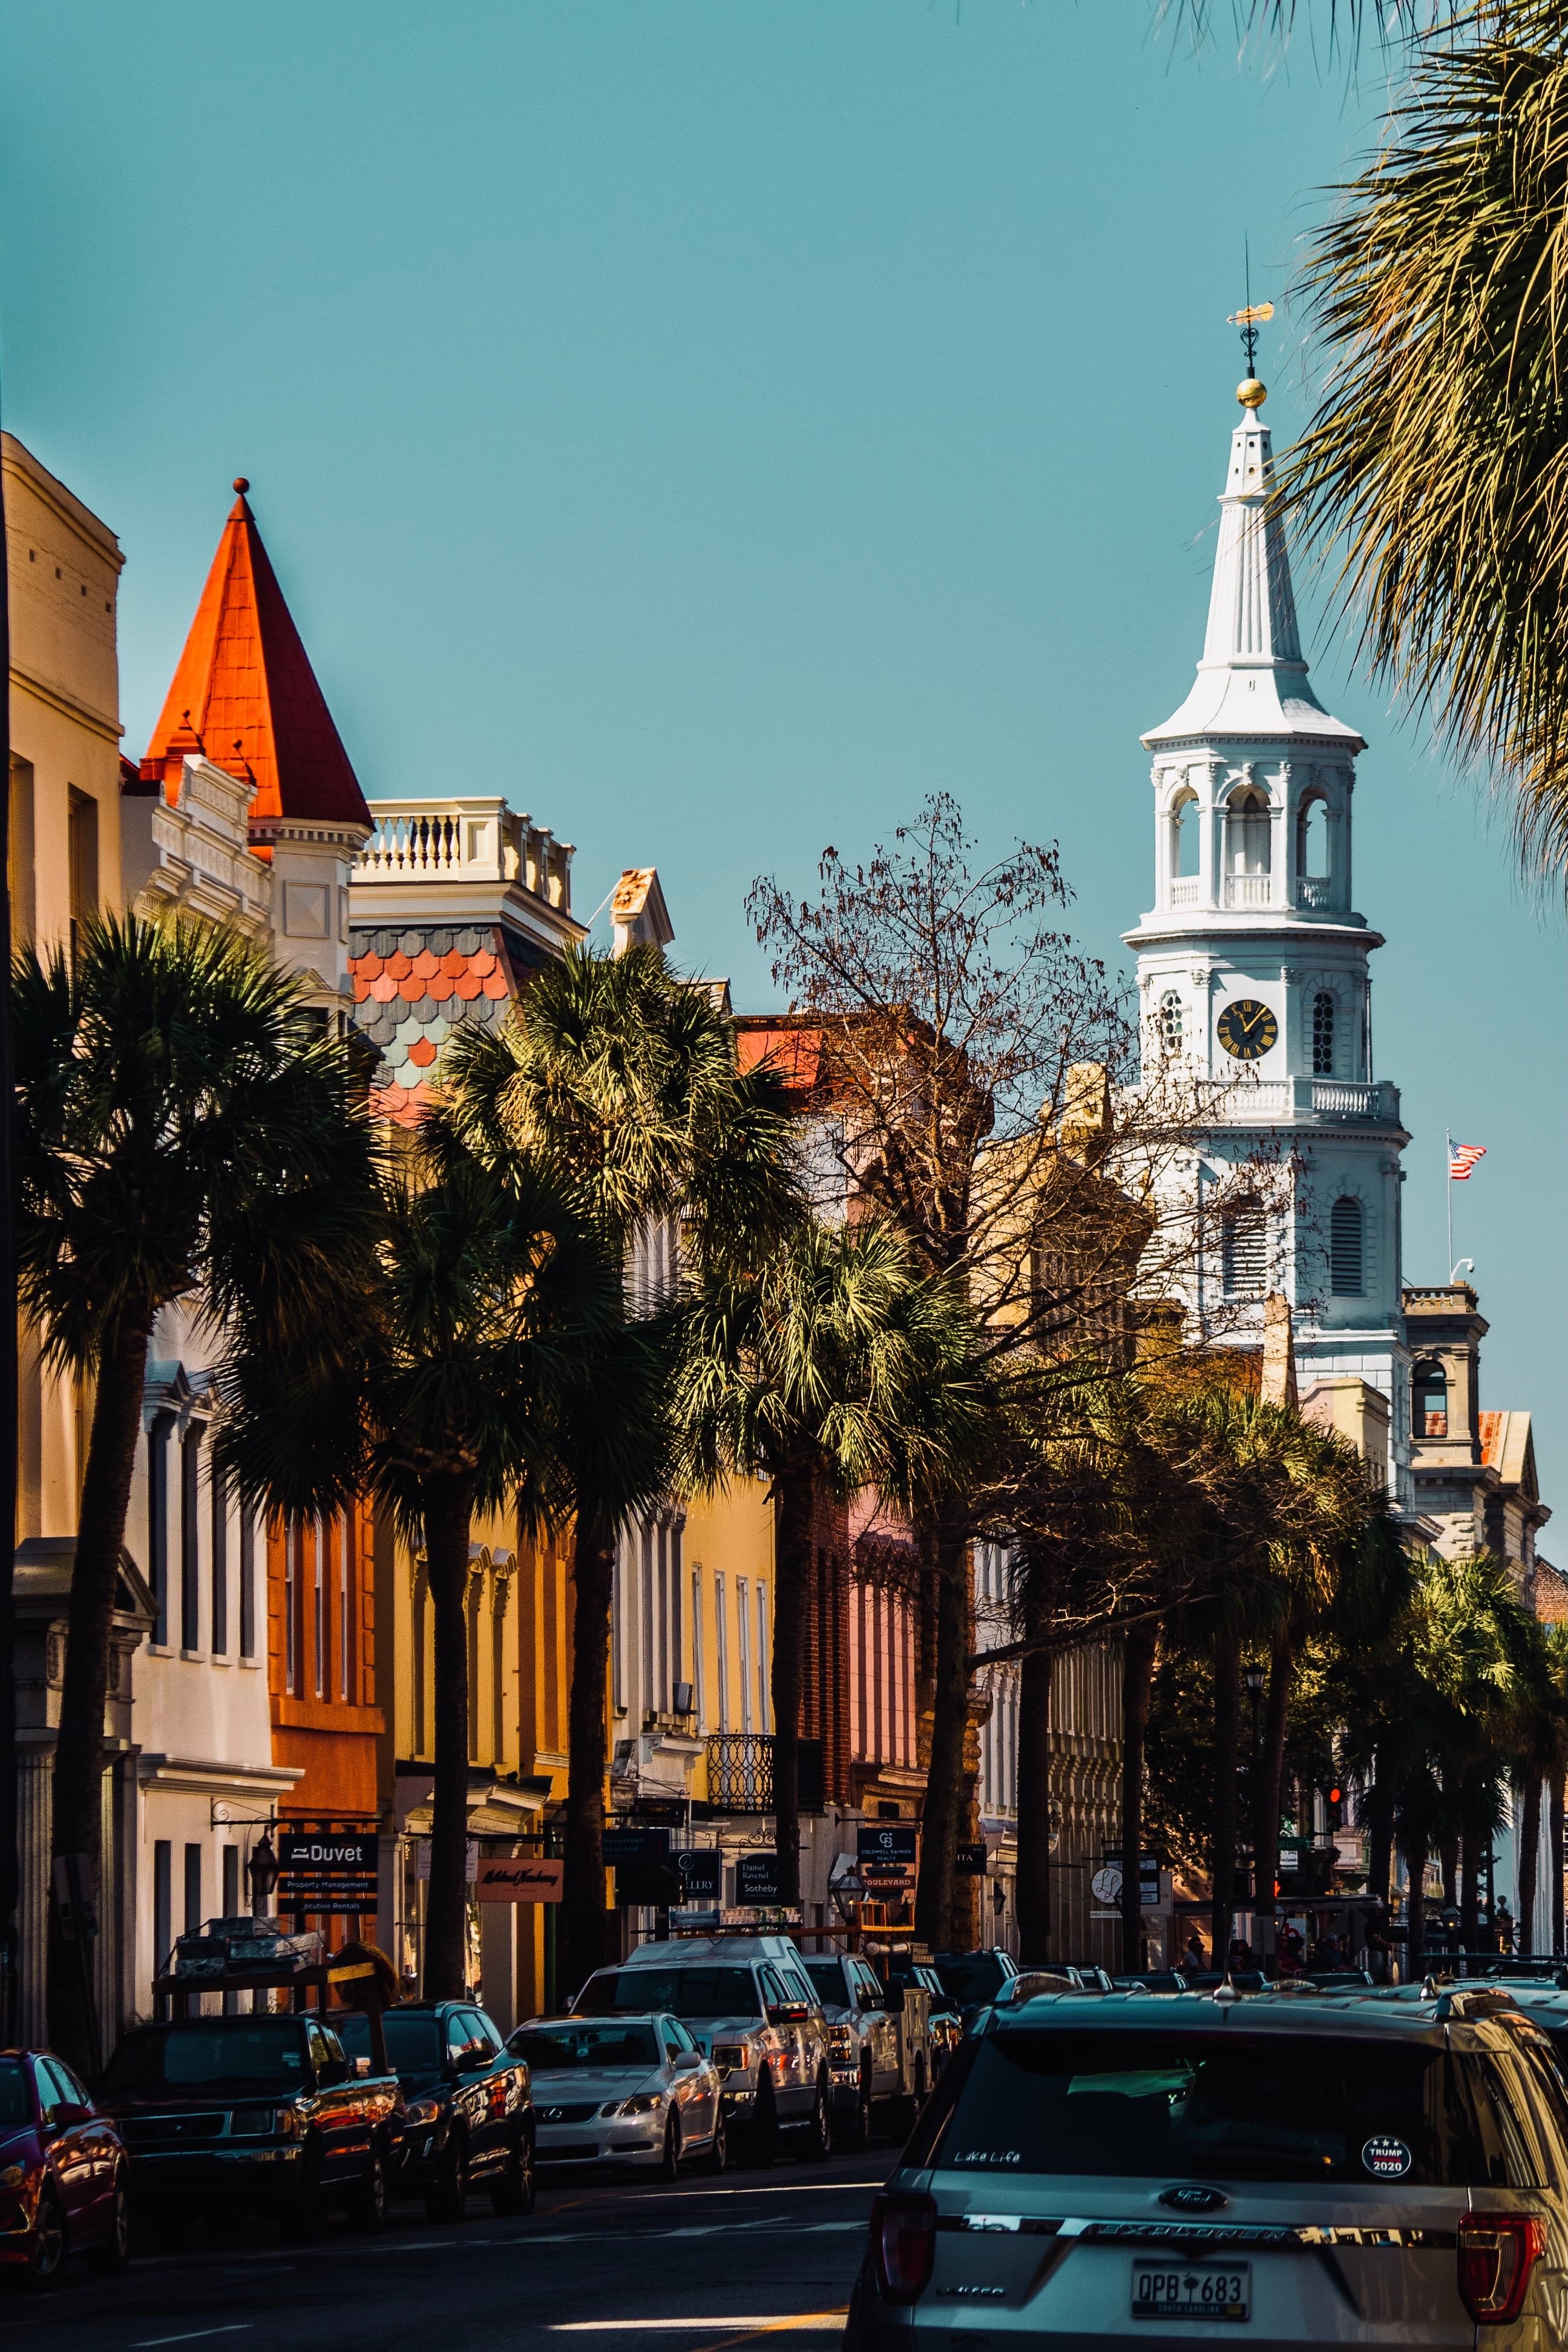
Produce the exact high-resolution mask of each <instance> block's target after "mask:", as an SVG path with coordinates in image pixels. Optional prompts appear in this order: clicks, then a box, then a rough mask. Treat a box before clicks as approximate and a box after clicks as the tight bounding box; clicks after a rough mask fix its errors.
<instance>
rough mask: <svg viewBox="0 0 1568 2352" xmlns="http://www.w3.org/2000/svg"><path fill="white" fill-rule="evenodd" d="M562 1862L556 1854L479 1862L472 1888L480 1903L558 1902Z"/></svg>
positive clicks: (563, 1872) (518, 1856)
mask: <svg viewBox="0 0 1568 2352" xmlns="http://www.w3.org/2000/svg"><path fill="white" fill-rule="evenodd" d="M565 1876H566V1864H565V1863H564V1862H563V1861H561V1860H560V1859H559V1856H552V1857H550V1858H548V1859H546V1858H543V1857H539V1856H536V1855H533V1854H520V1855H517V1856H514V1857H513V1858H512V1859H511V1860H509V1861H488V1862H482V1863H481V1864H479V1874H478V1876H477V1878H476V1880H475V1882H474V1892H475V1894H476V1895H477V1896H478V1898H479V1900H480V1902H481V1903H559V1901H560V1897H561V1886H562V1883H563V1881H564V1879H565Z"/></svg>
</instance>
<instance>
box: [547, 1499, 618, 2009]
mask: <svg viewBox="0 0 1568 2352" xmlns="http://www.w3.org/2000/svg"><path fill="white" fill-rule="evenodd" d="M614 1588H615V1530H614V1528H607V1527H604V1526H601V1524H599V1522H598V1521H597V1520H595V1519H594V1518H592V1517H579V1519H578V1523H577V1540H576V1544H575V1546H574V1549H573V1558H572V1611H571V1691H570V1696H569V1699H568V1702H567V1791H566V1870H565V1872H564V1874H563V1885H562V1888H561V1917H560V1927H561V1933H562V1939H563V1950H562V1954H561V1963H560V1967H561V1977H560V1983H561V1993H562V2000H561V2006H562V2007H563V2008H564V2007H565V2005H566V1996H567V1994H568V1993H576V1992H580V1991H581V1990H582V1987H583V1986H584V1985H585V1984H586V1983H587V1981H588V1979H589V1978H590V1977H591V1975H592V1974H593V1971H594V1969H596V1968H598V1967H599V1966H600V1964H601V1961H602V1959H603V1958H604V1767H605V1755H604V1738H605V1728H604V1726H605V1700H606V1696H607V1692H606V1680H607V1673H608V1668H609V1664H610V1611H611V1600H612V1594H613V1591H614Z"/></svg>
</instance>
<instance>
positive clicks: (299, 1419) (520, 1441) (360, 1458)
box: [218, 1115, 641, 2000]
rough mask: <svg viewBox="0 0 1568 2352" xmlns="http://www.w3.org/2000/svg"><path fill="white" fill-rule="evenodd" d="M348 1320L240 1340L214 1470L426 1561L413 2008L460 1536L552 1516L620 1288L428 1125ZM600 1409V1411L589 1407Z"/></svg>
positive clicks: (453, 1710) (520, 1165) (460, 1597)
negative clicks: (513, 1510) (424, 1721)
mask: <svg viewBox="0 0 1568 2352" xmlns="http://www.w3.org/2000/svg"><path fill="white" fill-rule="evenodd" d="M379 1212H380V1213H379V1220H378V1224H379V1230H378V1234H377V1241H378V1246H377V1249H376V1251H375V1255H374V1261H373V1265H372V1267H371V1272H370V1274H369V1276H368V1277H367V1279H366V1280H365V1282H364V1284H363V1287H362V1291H361V1298H360V1300H359V1304H358V1310H357V1312H356V1313H355V1314H354V1315H353V1316H352V1317H351V1318H345V1320H344V1321H343V1322H342V1323H341V1324H340V1326H339V1328H337V1329H336V1330H335V1331H334V1332H333V1333H332V1334H331V1335H330V1336H329V1339H328V1341H327V1342H326V1344H323V1345H320V1346H318V1347H312V1348H304V1347H300V1346H298V1345H291V1346H287V1347H284V1348H278V1347H275V1346H268V1345H267V1343H266V1340H265V1338H264V1336H263V1335H261V1334H257V1333H252V1332H251V1331H249V1330H246V1331H244V1332H243V1333H242V1336H241V1339H240V1340H239V1343H238V1344H237V1345H236V1347H235V1350H234V1354H233V1357H232V1360H231V1362H230V1364H229V1365H228V1367H227V1368H226V1370H225V1375H224V1379H223V1382H222V1393H223V1400H224V1408H225V1411H224V1418H223V1422H222V1425H221V1430H220V1436H219V1444H218V1454H219V1459H220V1461H221V1463H222V1465H223V1466H224V1468H225V1472H226V1473H227V1475H229V1476H230V1477H231V1478H232V1479H233V1481H234V1484H235V1488H236V1490H237V1491H238V1492H239V1493H240V1494H241V1495H242V1496H245V1497H246V1499H247V1500H249V1501H250V1502H252V1503H253V1504H259V1505H261V1506H263V1507H267V1509H269V1510H272V1511H275V1512H295V1511H298V1512H331V1511H334V1510H338V1509H340V1508H342V1507H344V1506H345V1505H346V1504H347V1503H348V1502H350V1500H351V1499H352V1498H353V1497H354V1496H358V1495H362V1494H369V1495H371V1496H374V1497H375V1499H376V1500H377V1502H379V1503H380V1504H381V1505H382V1507H384V1508H386V1509H387V1510H388V1511H389V1512H390V1513H391V1514H392V1517H393V1518H394V1519H395V1521H396V1523H397V1525H398V1527H399V1528H400V1529H401V1531H402V1533H403V1535H404V1536H405V1537H406V1538H407V1539H408V1540H409V1541H410V1543H411V1544H413V1545H415V1546H419V1547H423V1554H424V1559H425V1562H426V1569H427V1573H428V1577H429V1583H430V1593H431V1600H432V1603H433V1613H434V1633H435V1673H434V1697H435V1707H434V1714H435V1769H434V1783H435V1785H434V1792H433V1797H432V1816H431V1854H430V1886H429V1907H428V1910H427V1912H426V1917H425V1942H424V1977H423V1989H424V1993H425V1996H426V1998H427V1999H431V2000H454V1999H457V1998H460V1997H461V1995H462V1994H463V1992H464V1990H465V1976H466V1969H465V1957H466V1955H465V1922H466V1905H467V1896H466V1885H465V1862H466V1854H467V1837H468V1755H469V1695H468V1652H467V1626H466V1616H465V1605H464V1604H465V1595H466V1592H467V1588H468V1580H469V1575H470V1562H471V1557H472V1554H471V1538H472V1528H473V1521H474V1517H475V1514H476V1512H478V1513H485V1512H489V1511H495V1510H498V1509H500V1508H502V1507H505V1506H506V1505H507V1504H509V1503H511V1502H513V1501H516V1500H517V1499H518V1498H519V1497H522V1498H524V1499H525V1501H526V1502H531V1503H532V1505H533V1507H536V1508H539V1509H545V1508H548V1507H549V1506H550V1505H551V1504H552V1503H553V1502H554V1501H555V1499H556V1492H555V1481H556V1478H557V1476H558V1470H557V1465H558V1463H559V1454H560V1446H561V1430H562V1427H563V1425H564V1424H565V1423H568V1422H569V1421H570V1419H571V1418H572V1417H574V1416H581V1415H582V1413H583V1412H584V1410H585V1408H587V1407H591V1405H592V1404H593V1403H594V1402H596V1400H595V1399H594V1397H593V1394H592V1380H593V1373H592V1370H587V1371H586V1372H585V1366H588V1367H591V1366H592V1365H593V1363H594V1360H595V1358H596V1355H597V1353H598V1352H599V1351H600V1350H601V1348H602V1346H603V1343H604V1341H605V1339H606V1335H608V1334H612V1333H619V1334H622V1335H623V1338H624V1342H625V1344H626V1345H628V1346H631V1347H635V1346H637V1345H638V1344H640V1342H641V1335H640V1334H639V1333H638V1332H636V1331H635V1330H634V1329H633V1330H631V1331H625V1330H624V1327H623V1326H622V1323H621V1313H620V1309H621V1299H620V1276H619V1269H618V1268H616V1267H614V1266H613V1265H607V1264H606V1263H605V1261H604V1258H603V1256H602V1255H601V1252H600V1251H599V1249H598V1247H597V1246H596V1243H595V1240H594V1237H592V1236H591V1235H588V1234H584V1233H583V1231H582V1229H581V1226H580V1223H579V1221H578V1219H577V1218H576V1216H575V1215H574V1213H573V1211H572V1209H571V1207H570V1203H569V1202H566V1201H565V1200H564V1199H563V1198H562V1195H561V1192H560V1190H559V1186H558V1185H557V1184H556V1182H555V1181H554V1179H553V1176H552V1174H551V1172H550V1171H548V1170H542V1169H540V1168H538V1167H537V1166H536V1165H534V1164H533V1163H530V1162H529V1161H527V1160H522V1159H514V1160H511V1161H509V1162H508V1164H507V1168H506V1170H505V1171H498V1170H497V1169H495V1168H491V1167H486V1166H485V1165H483V1164H482V1163H481V1162H480V1161H478V1160H476V1159H475V1158H474V1156H473V1155H472V1154H471V1153H470V1152H468V1151H467V1150H465V1148H464V1147H463V1146H462V1145H461V1144H460V1143H459V1142H457V1141H456V1140H455V1138H454V1137H453V1136H452V1135H451V1133H450V1131H449V1130H448V1129H445V1128H444V1126H443V1123H442V1121H441V1119H440V1118H439V1115H437V1116H434V1117H433V1118H427V1120H426V1122H425V1124H424V1125H423V1128H422V1129H421V1130H420V1132H419V1135H418V1137H417V1139H416V1140H415V1142H414V1144H413V1149H412V1151H411V1153H410V1154H409V1156H408V1158H407V1159H406V1160H404V1162H403V1163H402V1165H400V1166H396V1167H390V1166H389V1167H388V1168H387V1169H386V1170H385V1171H384V1172H383V1176H382V1185H381V1192H380V1201H379ZM598 1401H599V1402H601V1401H602V1400H598Z"/></svg>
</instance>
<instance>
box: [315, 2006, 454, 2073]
mask: <svg viewBox="0 0 1568 2352" xmlns="http://www.w3.org/2000/svg"><path fill="white" fill-rule="evenodd" d="M332 2022H333V2024H334V2025H335V2026H336V2027H337V2030H338V2038H339V2040H340V2042H341V2043H342V2045H343V2047H344V2049H345V2050H346V2051H347V2052H348V2053H349V2055H350V2058H368V2057H369V2056H370V2055H371V2021H370V2019H369V2018H368V2017H361V2016H357V2015H356V2014H355V2013H354V2012H353V2011H350V2012H349V2013H348V2014H347V2015H346V2016H343V2017H334V2018H333V2020H332ZM382 2032H383V2033H384V2034H385V2035H386V2038H387V2064H388V2065H389V2066H390V2067H391V2068H392V2073H393V2074H434V2072H435V2070H436V2068H437V2067H438V2066H439V2065H440V2063H441V2055H442V2041H441V2021H440V2020H439V2019H438V2018H435V2017H433V2016H431V2015H430V2014H429V2012H428V2011H426V2012H423V2013H422V2014H421V2015H419V2016H417V2017H400V2016H399V2014H398V2012H397V2011H396V2010H395V2009H389V2010H388V2011H386V2012H385V2013H384V2015H383V2016H382Z"/></svg>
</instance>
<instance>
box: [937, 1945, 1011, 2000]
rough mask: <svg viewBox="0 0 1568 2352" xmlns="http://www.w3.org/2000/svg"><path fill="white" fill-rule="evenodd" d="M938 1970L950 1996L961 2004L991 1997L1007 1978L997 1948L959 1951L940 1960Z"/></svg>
mask: <svg viewBox="0 0 1568 2352" xmlns="http://www.w3.org/2000/svg"><path fill="white" fill-rule="evenodd" d="M936 1973H937V1975H938V1976H939V1977H940V1978H941V1979H942V1990H943V1991H944V1992H945V1993H946V1996H947V1998H948V2000H956V2002H957V2003H958V2005H959V2007H960V2008H966V2007H967V2006H968V2004H969V2003H970V2002H972V2001H977V2000H992V1999H993V1998H994V1996H995V1995H996V1994H997V1993H998V1992H999V1991H1000V1990H1001V1988H1002V1985H1003V1984H1004V1982H1005V1981H1006V1976H1005V1972H1004V1970H1003V1968H1002V1964H1001V1962H1000V1960H998V1958H997V1956H996V1954H995V1952H956V1953H954V1954H953V1956H952V1957H951V1958H948V1959H945V1960H938V1961H937V1963H936Z"/></svg>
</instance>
